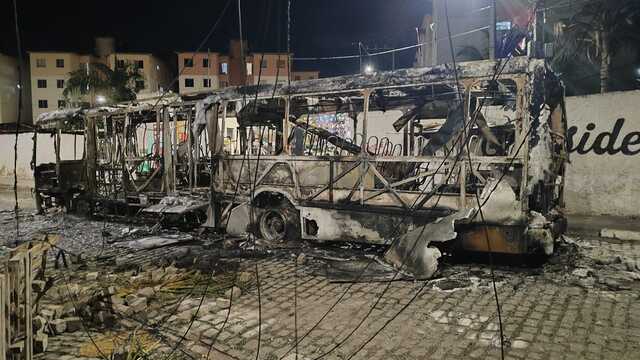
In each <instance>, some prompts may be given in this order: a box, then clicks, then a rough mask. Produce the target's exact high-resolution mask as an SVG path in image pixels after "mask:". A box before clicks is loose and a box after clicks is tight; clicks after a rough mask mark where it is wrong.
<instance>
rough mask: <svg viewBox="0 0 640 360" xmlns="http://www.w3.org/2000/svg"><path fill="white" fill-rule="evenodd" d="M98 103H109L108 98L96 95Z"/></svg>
mask: <svg viewBox="0 0 640 360" xmlns="http://www.w3.org/2000/svg"><path fill="white" fill-rule="evenodd" d="M96 102H97V103H98V104H104V103H106V102H107V98H106V97H105V96H104V95H96Z"/></svg>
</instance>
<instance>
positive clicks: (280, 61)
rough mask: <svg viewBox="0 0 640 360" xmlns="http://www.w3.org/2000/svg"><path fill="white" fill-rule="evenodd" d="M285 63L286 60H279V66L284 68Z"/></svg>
mask: <svg viewBox="0 0 640 360" xmlns="http://www.w3.org/2000/svg"><path fill="white" fill-rule="evenodd" d="M284 65H285V62H284V60H278V67H279V68H280V69H283V68H284Z"/></svg>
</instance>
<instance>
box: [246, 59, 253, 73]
mask: <svg viewBox="0 0 640 360" xmlns="http://www.w3.org/2000/svg"><path fill="white" fill-rule="evenodd" d="M247 75H253V63H250V62H248V63H247Z"/></svg>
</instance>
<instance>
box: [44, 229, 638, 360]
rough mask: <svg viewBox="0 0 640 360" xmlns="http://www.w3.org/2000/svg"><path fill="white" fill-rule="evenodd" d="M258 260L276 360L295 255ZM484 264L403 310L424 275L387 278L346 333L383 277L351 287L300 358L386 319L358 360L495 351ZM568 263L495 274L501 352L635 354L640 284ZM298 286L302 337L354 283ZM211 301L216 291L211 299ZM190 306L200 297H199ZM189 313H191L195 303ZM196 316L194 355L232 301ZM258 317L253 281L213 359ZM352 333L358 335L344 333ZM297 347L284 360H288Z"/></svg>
mask: <svg viewBox="0 0 640 360" xmlns="http://www.w3.org/2000/svg"><path fill="white" fill-rule="evenodd" d="M579 243H580V244H581V249H582V250H581V251H582V252H584V253H585V254H587V255H590V254H593V253H597V254H598V255H599V256H602V255H603V254H604V255H616V254H623V255H624V256H626V257H628V258H631V259H635V260H638V259H640V243H619V242H608V241H602V240H599V239H588V240H583V241H580V242H579ZM250 264H252V263H251V262H250V260H247V264H246V265H247V268H251V267H250V266H249V265H250ZM258 265H259V271H260V282H261V287H260V290H261V304H260V305H261V309H262V313H261V317H262V319H261V324H262V326H261V328H260V356H259V358H260V359H266V360H276V359H279V358H281V357H283V356H284V355H285V353H286V352H287V350H289V349H291V348H292V347H293V345H294V343H295V338H296V327H295V325H294V319H295V316H294V315H295V313H296V312H295V311H294V307H293V304H294V289H295V282H296V277H295V276H294V271H295V266H294V260H293V258H286V259H282V258H280V259H266V260H260V261H259V262H258ZM486 268H487V266H486V265H474V264H463V265H452V266H449V267H448V268H447V274H452V276H451V277H452V278H457V279H459V280H464V281H460V284H464V285H467V286H464V287H457V288H456V287H454V288H453V289H449V290H441V289H440V288H439V286H441V285H440V284H441V281H442V280H432V281H430V282H428V283H427V284H426V286H425V288H424V290H423V291H422V292H420V294H418V296H417V297H416V300H415V301H414V302H413V303H411V304H410V305H409V306H408V307H407V308H406V310H405V311H403V312H401V313H399V312H400V311H401V309H402V308H403V307H404V306H405V305H406V304H407V303H408V301H409V299H410V298H411V297H412V296H414V295H415V294H416V292H417V291H418V290H419V289H420V288H421V287H422V286H423V284H424V282H406V281H403V282H394V283H392V284H391V285H390V287H389V290H388V291H387V292H386V294H385V295H384V296H383V297H382V299H381V301H380V302H379V303H378V304H377V306H376V307H375V308H374V309H373V311H372V312H371V315H370V316H369V317H368V318H367V319H366V320H365V321H364V323H363V324H362V326H360V327H359V328H358V329H357V330H356V331H355V332H353V331H354V329H355V327H356V326H357V325H358V323H359V322H360V321H361V319H363V318H364V317H365V315H366V314H367V312H369V310H370V309H371V308H372V306H373V305H374V303H375V302H376V300H377V299H378V297H379V295H380V294H381V292H382V291H383V289H384V287H385V285H386V283H362V284H355V285H353V286H352V287H351V289H350V291H349V292H348V293H347V294H346V295H345V297H344V299H343V300H342V301H341V302H340V303H339V304H338V305H337V306H336V308H335V309H334V311H332V312H331V313H329V315H328V316H327V317H326V318H325V319H324V320H323V321H322V322H321V323H320V324H319V325H318V326H317V327H316V328H315V329H314V330H313V331H311V332H310V333H309V334H308V336H306V337H305V338H304V339H303V340H302V341H301V342H300V344H299V345H298V353H299V356H298V359H315V358H318V357H320V356H321V355H323V354H325V356H324V357H323V358H324V359H346V358H349V357H350V356H351V355H353V354H354V352H355V351H356V350H357V349H359V348H360V347H361V346H362V345H363V344H364V342H365V341H366V340H367V339H369V338H370V337H371V336H372V335H373V334H374V333H375V332H376V331H378V329H380V328H381V327H382V326H383V325H385V324H386V323H388V325H387V326H386V328H385V329H384V330H382V331H381V332H380V333H379V334H378V335H377V336H376V337H375V338H374V339H373V340H372V341H371V342H370V343H368V344H367V345H366V346H364V347H363V348H362V350H361V351H359V352H358V353H357V354H356V355H355V356H354V357H353V359H499V358H500V346H499V343H500V341H499V331H498V325H497V314H496V306H495V302H494V296H493V291H492V288H491V286H490V284H491V283H490V282H489V281H488V279H489V276H488V272H487V269H486ZM572 270H573V268H572V267H571V266H568V265H567V266H563V265H562V262H560V266H545V267H544V269H543V270H542V271H540V270H539V269H538V270H536V271H529V270H527V269H524V270H523V269H510V268H507V267H502V268H500V269H498V270H497V271H496V276H497V277H498V279H499V281H498V283H497V289H498V297H499V299H500V303H501V305H502V320H503V325H504V334H505V343H506V347H505V358H507V359H615V360H618V359H640V342H639V341H638V339H640V292H639V291H638V287H637V286H631V287H630V288H629V289H626V290H617V291H615V290H611V289H610V288H609V287H607V286H604V285H603V286H594V287H585V286H583V285H581V284H579V283H577V282H576V281H574V280H575V279H574V278H572V277H571V276H570V274H571V272H572ZM297 283H298V286H297V292H298V299H297V301H298V309H297V317H298V318H297V322H298V327H297V332H298V337H299V338H302V337H303V336H304V335H305V334H307V332H308V331H309V330H310V329H311V327H312V326H313V325H314V324H315V323H316V322H317V321H318V320H319V319H320V318H321V317H322V316H323V315H324V314H325V312H326V311H327V310H328V309H329V308H330V307H331V306H332V305H333V304H334V303H335V301H336V299H337V298H338V297H339V296H340V295H341V294H342V293H343V292H344V291H345V289H347V287H348V286H349V285H348V284H344V283H332V282H330V281H329V280H328V279H327V278H325V277H323V276H319V275H316V272H313V271H311V267H310V265H309V262H307V264H305V265H300V266H299V270H298V277H297ZM636 283H639V282H638V281H636ZM445 288H450V287H445ZM196 298H197V297H196ZM209 301H214V300H213V299H207V301H206V302H209ZM193 303H194V304H195V305H194V306H196V305H197V303H198V302H197V301H195V302H193ZM185 311H187V312H189V311H191V314H192V310H185ZM398 313H399V314H398ZM396 314H398V315H397V317H395V318H394V316H395V315H396ZM198 315H199V316H198V320H197V321H196V322H194V324H193V326H192V327H191V329H190V330H189V332H188V334H187V337H186V339H185V341H184V342H183V344H182V347H181V348H182V349H184V351H185V352H187V353H189V354H190V355H191V356H193V357H194V358H198V356H203V358H204V355H202V354H206V353H207V351H208V348H209V344H210V341H211V339H212V338H213V337H214V336H215V335H216V334H218V332H219V331H220V328H221V327H222V324H223V322H224V319H225V317H226V315H227V310H225V309H217V308H215V307H211V308H210V309H208V310H207V311H203V312H201V313H199V314H198ZM159 318H160V316H159V315H158V319H159ZM189 319H190V316H189V314H187V315H185V316H180V314H177V315H176V316H175V317H172V318H171V319H170V320H169V321H168V322H167V324H165V325H167V326H166V328H164V329H163V335H164V336H166V338H167V343H168V344H166V345H164V346H162V347H161V348H160V349H159V351H158V354H160V353H163V352H164V353H165V354H166V352H167V351H168V347H169V346H171V345H173V344H175V343H176V341H177V340H178V339H179V337H180V336H181V335H182V334H184V332H185V331H186V329H187V326H188V322H189ZM258 324H259V321H258V297H257V291H256V290H255V289H254V290H252V291H250V292H248V293H246V294H243V295H242V296H241V297H240V298H239V299H237V301H234V302H233V303H232V306H231V313H230V316H229V321H228V323H227V324H226V326H225V327H224V329H223V331H222V332H220V335H219V337H218V338H217V341H216V343H215V348H216V350H214V351H213V352H212V355H211V357H210V358H212V359H232V358H237V359H248V358H251V359H253V358H255V356H256V351H257V348H258ZM351 332H353V335H352V336H350V337H349V338H348V339H347V340H346V341H345V340H344V339H345V338H346V337H347V336H348V334H350V333H351ZM49 340H50V351H49V352H48V353H47V354H45V356H44V357H43V358H44V359H61V358H63V357H62V356H63V355H66V356H72V358H78V357H77V352H75V351H76V350H75V348H76V347H77V346H79V345H78V344H81V343H86V341H87V339H86V336H85V335H84V334H83V333H82V332H78V333H73V334H64V335H61V336H56V337H52V338H50V339H49ZM74 344H76V345H74ZM329 351H330V352H329ZM294 353H295V351H292V352H291V353H289V355H288V357H286V359H295V358H296V357H295V354H294ZM177 354H181V353H179V352H178V353H177ZM74 356H75V357H74ZM151 358H154V357H151ZM157 358H162V357H160V356H159V355H158V357H157ZM186 358H189V357H186Z"/></svg>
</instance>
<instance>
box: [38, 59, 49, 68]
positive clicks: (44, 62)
mask: <svg viewBox="0 0 640 360" xmlns="http://www.w3.org/2000/svg"><path fill="white" fill-rule="evenodd" d="M36 67H39V68H43V67H47V59H36Z"/></svg>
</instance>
